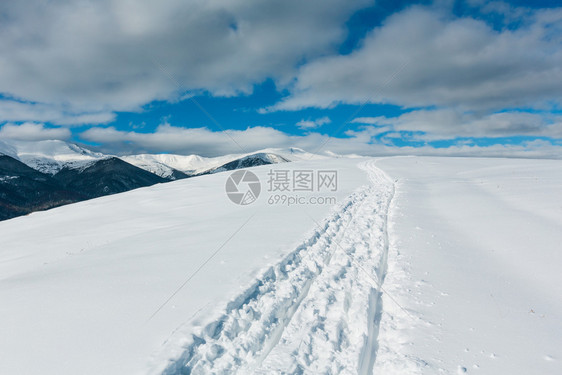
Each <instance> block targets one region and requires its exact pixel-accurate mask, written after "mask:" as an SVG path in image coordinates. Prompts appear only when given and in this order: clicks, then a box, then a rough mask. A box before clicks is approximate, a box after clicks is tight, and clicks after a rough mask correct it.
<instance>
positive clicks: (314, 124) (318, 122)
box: [296, 116, 332, 129]
mask: <svg viewBox="0 0 562 375" xmlns="http://www.w3.org/2000/svg"><path fill="white" fill-rule="evenodd" d="M330 122H332V120H330V118H329V117H328V116H324V117H320V118H317V119H315V120H310V119H309V120H305V119H302V120H300V121H299V122H297V124H296V125H297V127H298V128H299V129H315V128H319V127H321V126H322V125H326V124H329V123H330Z"/></svg>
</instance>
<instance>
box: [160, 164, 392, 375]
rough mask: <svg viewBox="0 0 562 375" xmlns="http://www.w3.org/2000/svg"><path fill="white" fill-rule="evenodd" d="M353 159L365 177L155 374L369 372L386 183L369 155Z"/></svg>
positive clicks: (383, 259)
mask: <svg viewBox="0 0 562 375" xmlns="http://www.w3.org/2000/svg"><path fill="white" fill-rule="evenodd" d="M362 167H363V168H364V169H365V170H366V171H367V172H368V173H369V176H370V180H371V183H372V184H371V186H367V187H364V188H362V189H360V190H359V191H357V192H356V193H354V194H353V195H351V197H349V198H348V200H347V201H346V202H344V203H343V204H342V205H341V206H340V209H339V210H338V211H337V212H335V213H334V214H333V215H332V216H331V217H330V218H328V219H327V220H325V222H323V223H322V224H317V225H318V229H317V230H316V232H315V233H314V234H313V235H312V237H310V238H309V239H308V240H306V241H305V242H304V243H303V244H302V245H301V246H299V247H298V248H297V249H295V250H294V251H293V252H291V253H290V254H289V255H288V256H287V257H286V258H285V259H284V260H283V261H282V262H281V263H279V264H278V265H276V266H274V267H271V268H270V269H268V270H267V271H266V272H264V273H263V274H262V276H261V277H260V278H259V279H258V280H257V281H256V282H255V284H254V285H253V286H252V287H251V288H249V289H248V290H246V292H245V293H243V294H241V295H240V296H239V297H238V298H236V299H234V300H233V301H231V302H230V303H229V304H228V306H227V308H226V311H225V312H224V315H223V316H222V317H221V318H220V319H219V320H217V321H214V322H213V323H211V324H209V325H207V326H206V327H204V328H203V329H201V331H200V332H198V333H196V334H195V335H194V337H193V338H192V340H191V344H190V345H188V346H187V347H186V348H185V351H184V352H183V354H182V356H181V357H180V358H179V359H178V360H176V361H175V362H173V363H172V364H171V365H170V366H169V367H168V368H167V369H166V370H165V372H164V374H166V375H172V374H208V373H213V374H232V373H263V374H270V373H291V374H293V373H297V374H298V373H316V374H340V373H352V374H356V373H359V374H367V373H370V372H372V368H373V364H374V361H375V356H376V350H377V334H378V321H379V320H380V313H381V308H382V306H381V288H380V286H381V285H382V283H383V281H384V277H385V272H386V268H387V255H388V238H387V216H388V208H389V205H390V201H391V200H392V197H393V195H394V185H393V183H392V182H391V181H390V179H389V178H388V177H387V176H386V175H385V174H384V173H383V172H381V171H380V170H379V169H378V168H377V167H376V166H375V164H374V161H368V162H366V163H364V164H363V165H362ZM303 214H306V213H305V212H303Z"/></svg>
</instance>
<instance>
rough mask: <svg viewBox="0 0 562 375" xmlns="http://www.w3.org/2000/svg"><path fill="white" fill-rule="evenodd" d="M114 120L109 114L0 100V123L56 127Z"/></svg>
mask: <svg viewBox="0 0 562 375" xmlns="http://www.w3.org/2000/svg"><path fill="white" fill-rule="evenodd" d="M114 119H115V114H114V113H111V112H91V113H73V112H68V111H66V110H65V109H64V106H61V105H52V104H45V103H26V102H19V101H15V100H7V99H4V100H0V121H12V122H20V121H39V122H51V123H53V124H57V125H66V126H73V125H84V124H94V125H95V124H105V123H108V122H111V121H113V120H114Z"/></svg>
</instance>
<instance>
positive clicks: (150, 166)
mask: <svg viewBox="0 0 562 375" xmlns="http://www.w3.org/2000/svg"><path fill="white" fill-rule="evenodd" d="M278 151H279V152H281V153H282V152H283V151H282V150H278ZM121 159H122V160H124V161H126V162H128V163H131V164H133V165H136V166H137V167H139V168H142V169H145V170H147V171H149V172H151V173H154V174H157V175H159V176H160V177H164V178H170V179H174V180H175V179H180V178H185V177H188V176H197V175H201V174H209V173H217V172H223V171H229V170H233V169H239V168H249V167H256V166H259V165H266V164H277V163H286V162H289V161H290V159H287V158H285V157H283V156H280V155H277V154H275V153H273V152H268V150H265V151H259V152H256V153H250V154H233V155H225V156H218V157H214V158H206V157H202V156H199V155H185V156H184V155H170V154H156V155H151V154H141V155H130V156H122V157H121Z"/></svg>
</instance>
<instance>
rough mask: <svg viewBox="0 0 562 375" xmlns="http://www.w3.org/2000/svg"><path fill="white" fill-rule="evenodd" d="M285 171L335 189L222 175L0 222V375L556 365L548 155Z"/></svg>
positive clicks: (554, 183) (339, 162)
mask: <svg viewBox="0 0 562 375" xmlns="http://www.w3.org/2000/svg"><path fill="white" fill-rule="evenodd" d="M18 165H19V164H18ZM19 166H20V167H21V165H19ZM269 168H270V167H269V166H261V167H253V168H252V171H253V172H254V173H255V174H256V175H257V176H258V178H259V179H260V180H261V181H262V183H263V182H264V181H266V180H267V178H268V172H269ZM283 168H284V169H288V170H291V169H293V170H323V169H326V168H329V169H330V170H337V171H338V173H339V175H338V177H339V179H338V181H339V185H338V189H337V191H335V192H333V193H332V194H333V195H334V197H335V198H336V200H337V203H335V204H327V205H321V204H307V205H281V204H272V203H271V201H270V200H269V199H268V198H269V195H268V193H269V192H268V191H266V190H265V189H264V191H263V192H262V194H263V195H262V196H260V197H259V198H258V200H256V202H254V203H252V204H251V205H248V206H244V207H241V206H239V205H236V204H233V203H231V202H230V201H229V199H228V197H227V195H226V193H225V190H224V189H225V188H224V186H225V181H226V179H227V177H228V175H225V174H220V173H218V174H208V175H203V176H198V177H194V178H189V179H183V180H179V181H174V182H171V183H167V184H157V185H154V186H151V187H147V188H143V189H137V190H134V191H130V192H126V193H124V194H119V195H114V196H109V197H102V198H99V199H96V200H90V201H86V202H80V203H77V204H74V205H68V206H64V207H59V208H56V209H53V210H49V211H46V212H38V213H34V214H32V215H29V216H26V217H20V218H16V219H13V220H8V221H4V222H1V223H0V238H2V245H1V246H0V301H2V304H1V306H0V316H1V319H0V332H1V333H2V335H1V337H2V340H0V353H2V356H1V358H0V373H2V374H4V373H5V374H44V375H51V374H57V375H65V374H85V375H88V374H96V375H97V374H107V375H112V374H147V375H156V374H158V375H162V374H165V375H176V374H188V373H191V374H278V373H290V374H294V373H297V374H299V373H300V374H340V373H342V374H343V373H345V374H347V373H349V374H369V375H371V374H415V375H416V374H465V373H466V374H549V375H550V374H552V375H555V374H560V373H562V356H561V354H560V348H561V347H562V336H561V335H560V334H559V328H560V317H561V316H562V300H561V299H560V298H559V297H560V285H562V276H561V275H562V274H561V273H560V270H559V268H560V264H562V253H561V252H560V243H562V232H561V231H560V228H561V227H562V210H561V209H560V207H562V195H561V194H560V186H562V172H561V171H562V162H561V161H553V160H518V159H485V158H482V159H478V158H430V157H390V158H381V159H377V160H372V159H350V158H333V159H323V160H313V161H299V162H293V163H289V164H287V165H284V166H283ZM6 172H7V173H11V172H10V171H9V170H7V171H6ZM28 172H29V173H31V172H30V171H28ZM32 178H33V177H32ZM307 197H308V196H307ZM29 358H33V360H29Z"/></svg>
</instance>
